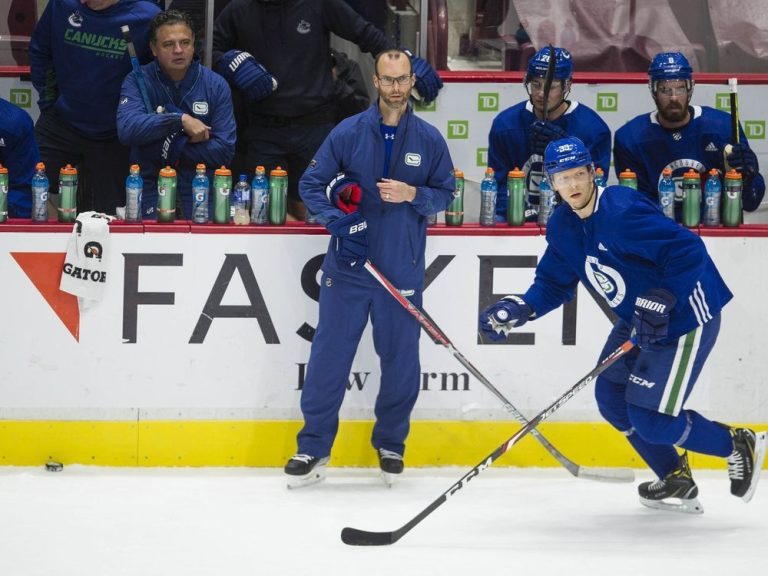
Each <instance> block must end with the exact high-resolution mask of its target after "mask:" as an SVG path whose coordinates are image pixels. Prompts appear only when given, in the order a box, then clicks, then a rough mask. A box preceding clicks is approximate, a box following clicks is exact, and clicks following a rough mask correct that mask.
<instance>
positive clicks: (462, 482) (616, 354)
mask: <svg viewBox="0 0 768 576" xmlns="http://www.w3.org/2000/svg"><path fill="white" fill-rule="evenodd" d="M634 346H635V343H634V342H633V341H632V340H627V341H626V342H624V343H623V344H622V345H621V346H619V347H618V348H617V349H616V350H614V351H613V352H611V354H610V355H608V357H607V358H605V359H604V360H603V361H602V362H601V363H600V364H598V365H597V367H595V368H594V369H593V370H592V371H591V372H590V373H589V374H587V375H586V376H584V377H583V378H582V379H581V380H579V381H578V382H576V384H574V385H573V386H571V387H570V388H569V389H568V390H567V391H566V392H565V393H564V394H562V395H561V396H560V397H559V398H558V399H557V400H555V401H554V402H552V404H550V405H549V406H547V407H546V408H545V409H544V410H543V411H541V412H539V414H538V415H536V416H535V417H534V418H533V419H532V420H531V421H530V422H528V424H526V425H525V426H523V427H522V428H520V429H519V430H518V431H517V432H515V434H513V435H512V436H511V437H510V438H508V439H507V440H505V441H504V443H503V444H501V446H499V447H498V448H496V450H494V451H493V452H492V453H491V454H489V455H488V456H487V457H486V458H484V459H483V461H482V462H480V463H479V464H478V465H477V466H475V467H474V468H472V469H471V470H470V471H469V472H467V473H466V474H464V476H462V477H461V479H459V481H458V482H456V483H454V484H453V485H452V486H451V487H450V488H448V490H446V491H445V492H443V493H442V494H441V495H440V496H439V497H438V498H437V499H436V500H435V501H434V502H432V503H431V504H430V505H429V506H427V507H426V508H424V510H422V511H421V512H419V513H418V514H417V515H416V516H414V517H413V518H411V520H409V521H408V522H407V523H406V524H404V525H403V526H401V527H400V528H398V529H397V530H392V531H390V532H369V531H367V530H359V529H357V528H344V529H343V530H342V531H341V541H342V542H344V544H348V545H350V546H387V545H389V544H394V543H395V542H397V541H398V540H400V538H402V537H403V536H405V534H407V533H408V532H410V531H411V529H412V528H413V527H414V526H416V525H417V524H419V523H420V522H421V521H422V520H424V519H425V518H426V517H427V516H429V515H430V514H431V513H432V512H434V511H435V510H436V509H437V508H439V507H440V506H441V505H443V504H444V503H445V501H446V500H448V499H449V498H451V497H452V496H454V495H455V494H456V493H457V492H458V491H459V490H461V489H462V488H464V486H466V485H467V484H468V483H469V481H470V480H472V479H473V478H475V477H476V476H478V475H479V474H480V473H481V472H483V471H484V470H485V469H486V468H489V467H490V466H491V465H492V464H493V463H494V462H495V461H496V460H498V459H499V457H501V456H502V455H503V454H504V453H505V452H507V451H508V450H509V449H510V448H512V446H514V445H515V444H517V442H519V441H520V439H521V438H523V437H524V436H525V435H527V434H528V433H529V432H531V430H533V429H534V428H535V427H536V426H538V425H539V424H540V423H541V422H542V421H544V420H546V419H547V418H549V417H550V416H551V415H552V414H554V413H555V412H557V410H559V409H560V407H561V406H562V405H563V404H565V403H566V402H568V400H570V399H571V398H573V397H574V396H575V395H576V394H577V393H578V392H579V391H580V390H581V389H582V388H584V387H585V386H586V385H587V384H589V383H590V382H592V381H593V380H594V379H595V378H597V376H598V375H599V374H601V373H602V372H603V371H604V370H606V369H607V368H608V367H610V366H612V365H613V364H614V363H615V362H616V361H617V360H618V359H619V358H621V357H623V356H624V355H625V354H626V353H627V352H629V351H630V350H632V348H634Z"/></svg>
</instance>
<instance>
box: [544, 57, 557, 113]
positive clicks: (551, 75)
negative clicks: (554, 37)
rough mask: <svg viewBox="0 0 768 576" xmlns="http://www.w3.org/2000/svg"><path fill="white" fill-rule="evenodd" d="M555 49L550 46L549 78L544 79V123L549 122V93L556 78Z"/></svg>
mask: <svg viewBox="0 0 768 576" xmlns="http://www.w3.org/2000/svg"><path fill="white" fill-rule="evenodd" d="M555 64H556V62H555V49H554V47H553V46H552V44H550V45H549V62H547V76H546V77H545V78H544V122H548V121H549V91H550V89H551V88H552V80H554V78H555Z"/></svg>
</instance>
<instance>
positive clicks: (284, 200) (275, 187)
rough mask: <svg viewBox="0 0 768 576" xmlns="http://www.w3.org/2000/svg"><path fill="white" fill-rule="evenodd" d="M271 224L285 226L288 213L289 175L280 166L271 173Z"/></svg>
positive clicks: (269, 208)
mask: <svg viewBox="0 0 768 576" xmlns="http://www.w3.org/2000/svg"><path fill="white" fill-rule="evenodd" d="M268 210H269V223H270V224H273V225H277V226H282V225H283V224H285V218H286V214H287V213H288V173H287V172H286V171H285V170H283V169H282V168H281V167H280V166H278V167H277V168H275V169H274V170H272V171H270V173H269V206H268Z"/></svg>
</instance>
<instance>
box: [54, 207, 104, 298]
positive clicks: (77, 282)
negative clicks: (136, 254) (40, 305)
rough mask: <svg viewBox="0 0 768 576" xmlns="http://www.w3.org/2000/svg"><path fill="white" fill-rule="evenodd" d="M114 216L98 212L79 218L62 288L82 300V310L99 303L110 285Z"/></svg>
mask: <svg viewBox="0 0 768 576" xmlns="http://www.w3.org/2000/svg"><path fill="white" fill-rule="evenodd" d="M114 219H115V218H114V216H107V215H106V214H100V213H98V212H83V213H82V214H78V215H77V220H76V221H75V225H74V227H73V228H72V235H71V236H70V238H69V243H68V244H67V256H66V257H65V258H64V268H63V270H62V274H61V282H60V283H59V288H60V289H61V291H62V292H68V293H69V294H74V295H75V296H78V300H79V303H80V306H81V308H87V307H88V306H89V305H90V304H91V303H93V302H98V301H99V300H101V298H102V296H103V295H104V287H105V286H106V285H107V262H108V256H109V223H110V222H111V221H112V220H114Z"/></svg>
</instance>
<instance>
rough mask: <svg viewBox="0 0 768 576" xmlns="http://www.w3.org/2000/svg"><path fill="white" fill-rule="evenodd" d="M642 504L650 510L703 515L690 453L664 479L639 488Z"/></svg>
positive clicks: (684, 455) (681, 458)
mask: <svg viewBox="0 0 768 576" xmlns="http://www.w3.org/2000/svg"><path fill="white" fill-rule="evenodd" d="M637 491H638V493H639V494H640V503H641V504H642V505H643V506H648V508H655V509H657V510H669V511H671V512H684V513H686V514H702V513H703V512H704V508H702V506H701V504H700V503H699V500H698V498H697V496H698V495H699V489H698V488H697V487H696V483H695V482H694V481H693V476H692V475H691V468H690V466H688V453H687V452H685V453H683V454H682V456H680V460H679V461H678V463H677V468H675V469H674V470H672V472H670V473H669V474H667V475H666V476H665V477H664V478H663V479H661V480H656V481H655V482H643V483H642V484H640V485H639V486H638V487H637Z"/></svg>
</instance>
